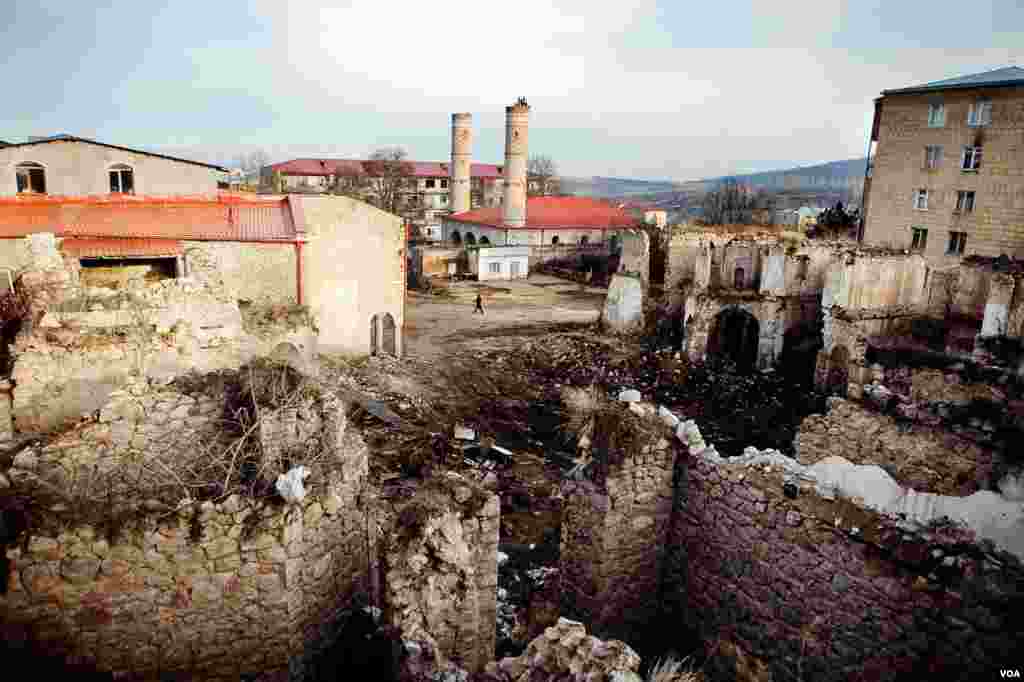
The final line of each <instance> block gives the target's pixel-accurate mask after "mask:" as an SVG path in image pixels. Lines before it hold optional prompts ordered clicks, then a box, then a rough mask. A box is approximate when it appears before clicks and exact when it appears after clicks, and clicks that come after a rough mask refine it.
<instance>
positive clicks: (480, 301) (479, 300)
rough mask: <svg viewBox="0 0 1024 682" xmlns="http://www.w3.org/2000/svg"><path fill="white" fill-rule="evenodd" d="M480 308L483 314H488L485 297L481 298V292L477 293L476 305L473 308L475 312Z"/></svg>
mask: <svg viewBox="0 0 1024 682" xmlns="http://www.w3.org/2000/svg"><path fill="white" fill-rule="evenodd" d="M478 310H479V311H480V314H481V315H486V313H485V312H484V299H482V298H480V294H479V293H477V295H476V307H475V308H473V312H474V313H476V311H478Z"/></svg>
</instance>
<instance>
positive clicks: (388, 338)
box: [381, 313, 398, 355]
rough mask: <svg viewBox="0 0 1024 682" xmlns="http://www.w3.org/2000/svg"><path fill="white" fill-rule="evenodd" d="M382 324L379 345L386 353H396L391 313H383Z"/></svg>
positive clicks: (393, 320) (393, 321) (393, 322)
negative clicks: (381, 336) (381, 335)
mask: <svg viewBox="0 0 1024 682" xmlns="http://www.w3.org/2000/svg"><path fill="white" fill-rule="evenodd" d="M382 326H383V339H382V340H381V347H382V348H383V349H384V352H385V353H387V354H388V355H398V353H397V352H396V346H395V318H393V317H391V313H384V323H383V325H382Z"/></svg>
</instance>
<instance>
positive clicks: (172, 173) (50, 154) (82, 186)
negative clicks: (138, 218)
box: [0, 135, 228, 196]
mask: <svg viewBox="0 0 1024 682" xmlns="http://www.w3.org/2000/svg"><path fill="white" fill-rule="evenodd" d="M227 173H228V170H227V169H226V168H221V167H220V166H215V165H212V164H208V163H201V162H199V161H191V160H188V159H180V158H176V157H173V156H167V155H165V154H155V153H153V152H147V151H143V150H141V149H130V148H128V147H121V146H117V145H112V144H106V143H104V142H97V141H96V140H89V139H86V138H84V137H75V136H73V135H55V136H53V137H44V138H37V139H31V140H29V141H28V142H22V143H16V144H7V145H0V196H12V195H25V194H51V195H59V196H82V195H100V194H110V193H118V194H159V195H196V194H207V195H209V194H215V193H216V192H217V187H218V184H217V183H218V182H219V181H221V180H222V179H223V180H226V179H227Z"/></svg>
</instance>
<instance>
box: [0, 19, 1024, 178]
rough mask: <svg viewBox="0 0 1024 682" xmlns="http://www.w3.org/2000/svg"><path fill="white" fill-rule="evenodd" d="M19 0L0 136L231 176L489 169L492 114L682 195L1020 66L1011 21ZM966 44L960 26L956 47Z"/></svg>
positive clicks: (579, 159)
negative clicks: (94, 148) (911, 95)
mask: <svg viewBox="0 0 1024 682" xmlns="http://www.w3.org/2000/svg"><path fill="white" fill-rule="evenodd" d="M941 4H942V3H935V2H934V1H929V2H919V1H918V0H900V1H899V2H894V1H891V0H890V1H888V2H882V1H881V0H856V1H849V2H848V1H847V0H816V1H815V2H807V1H797V0H771V1H770V2H769V1H768V0H718V1H717V2H702V3H690V2H680V1H679V0H673V1H671V2H657V1H655V0H620V1H619V2H609V3H601V2H594V1H593V0H549V1H547V2H543V1H537V0H517V1H516V2H514V3H512V2H509V3H498V2H493V1H492V0H443V1H442V2H422V1H419V0H403V1H397V2H396V1H392V0H352V1H350V2H319V1H318V0H292V1H288V0H238V1H231V0H221V1H220V2H211V1H209V0H206V1H205V2H199V1H195V0H173V1H166V2H165V1H155V0H154V1H147V0H131V1H125V2H122V1H120V0H118V1H110V0H107V1H104V0H93V1H91V2H79V1H78V0H66V1H64V2H58V1H55V0H34V1H33V2H16V3H12V4H11V7H8V8H7V9H6V10H5V16H4V22H3V24H0V57H2V59H0V74H2V75H3V82H4V84H5V86H6V87H5V91H6V95H7V96H5V97H4V98H3V99H4V100H5V102H4V106H2V107H0V139H2V140H6V141H8V142H17V141H21V140H24V139H25V138H27V137H28V136H29V135H53V134H56V133H69V134H72V135H79V136H83V137H93V138H96V139H99V140H102V141H104V142H109V143H111V144H118V145H124V146H129V147H143V148H147V149H154V150H160V151H163V152H165V153H177V154H182V155H185V156H188V157H190V158H196V159H199V160H204V161H210V162H214V163H230V162H232V160H233V159H235V158H236V157H237V155H238V154H239V153H243V152H251V151H253V150H257V149H261V150H264V151H265V152H267V154H269V156H270V157H271V159H272V160H274V161H279V160H286V159H289V158H295V157H300V156H303V157H317V158H320V157H327V158H340V157H348V158H360V157H365V156H366V155H368V154H369V153H370V152H371V151H373V150H374V149H376V148H379V147H382V146H402V147H404V148H405V149H406V150H407V151H408V152H409V154H410V156H411V157H412V158H414V159H417V160H437V161H440V160H444V159H446V158H448V155H449V151H450V139H449V132H450V125H451V119H450V114H451V113H452V112H456V111H466V112H471V113H472V114H473V126H474V135H475V139H474V147H473V152H474V153H473V156H474V159H475V160H477V161H480V162H485V163H501V162H502V160H503V153H504V152H503V144H504V131H503V126H504V107H505V106H506V105H508V104H511V103H513V102H514V101H515V100H516V98H518V97H520V96H525V97H527V99H528V100H529V103H530V106H531V113H530V138H529V146H530V153H531V154H543V155H546V156H549V157H551V158H552V159H554V161H555V162H556V164H557V165H558V168H559V171H560V172H561V173H562V174H564V175H574V176H590V175H602V176H614V177H634V178H648V179H670V180H680V181H682V180H692V179H699V178H702V177H714V176H718V175H725V174H739V173H746V172H755V171H763V170H771V169H776V168H786V167H791V166H794V165H810V164H815V163H821V162H825V161H832V160H838V159H847V158H856V157H862V156H864V154H865V151H866V148H867V137H868V132H869V129H870V124H871V115H872V99H873V98H874V97H877V96H878V95H879V93H880V91H881V90H883V89H888V88H898V87H902V86H908V85H915V84H918V83H924V82H927V81H933V80H939V79H942V78H949V77H953V76H957V75H963V74H968V73H975V72H979V71H985V70H989V69H995V68H1000V67H1002V66H1007V65H1009V64H1016V65H1018V66H1024V3H1021V2H1020V0H973V1H972V2H970V3H967V4H964V5H960V6H959V7H958V9H957V10H956V11H955V12H952V11H943V10H942V9H941ZM965 29H966V30H965Z"/></svg>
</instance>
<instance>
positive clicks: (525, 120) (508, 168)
mask: <svg viewBox="0 0 1024 682" xmlns="http://www.w3.org/2000/svg"><path fill="white" fill-rule="evenodd" d="M529 119H530V105H529V104H527V103H526V98H525V97H520V98H519V99H518V101H516V103H515V104H513V105H512V106H510V107H505V201H504V205H503V207H502V222H504V223H505V225H506V226H507V227H523V226H524V225H526V159H527V153H528V152H527V144H526V138H527V134H528V133H529Z"/></svg>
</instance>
